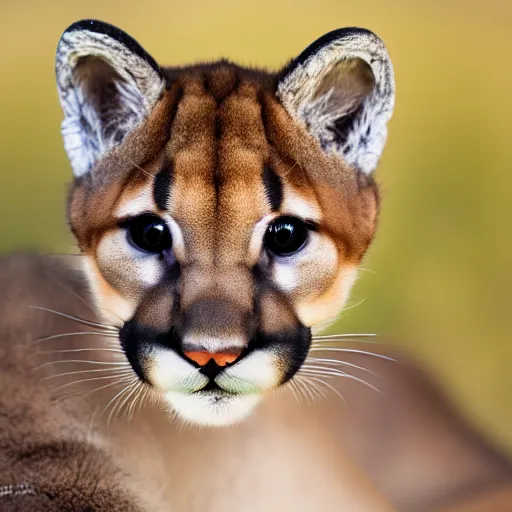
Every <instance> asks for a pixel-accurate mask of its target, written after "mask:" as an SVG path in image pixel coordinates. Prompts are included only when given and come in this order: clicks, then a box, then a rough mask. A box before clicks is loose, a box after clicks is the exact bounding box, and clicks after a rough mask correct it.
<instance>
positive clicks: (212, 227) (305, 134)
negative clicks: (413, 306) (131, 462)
mask: <svg viewBox="0 0 512 512" xmlns="http://www.w3.org/2000/svg"><path fill="white" fill-rule="evenodd" d="M57 82H58V89H59V95H60V100H61V104H62V107H63V110H64V114H65V119H64V122H63V124H62V133H63V136H64V144H65V147H66V150H67V153H68V155H69V159H70V161H71V165H72V167H73V171H74V176H75V179H74V182H73V185H72V188H71V193H70V198H69V222H70V225H71V228H72V230H73V233H74V235H75V237H76V239H77V242H78V245H79V247H80V250H81V251H82V253H83V254H84V255H85V257H86V260H87V268H88V274H89V277H90V281H91V288H92V292H93V295H94V298H95V301H96V303H97V306H98V309H99V311H100V313H101V314H102V315H103V316H104V317H105V318H106V319H108V321H109V322H111V323H115V324H116V325H117V326H118V327H119V343H120V345H121V347H122V348H123V350H124V352H125V354H126V358H127V359H128V361H129V362H130V364H131V366H132V368H133V371H134V372H135V373H136V374H137V376H138V377H139V378H140V379H141V380H142V381H143V382H144V383H145V384H147V385H148V386H151V387H152V388H153V390H154V391H153V392H154V393H156V394H158V395H159V396H161V397H162V398H163V399H164V401H165V402H166V403H167V404H168V406H169V407H170V408H172V409H173V410H175V411H176V412H177V413H178V414H179V415H181V416H182V417H183V418H186V419H188V420H190V421H192V422H195V423H203V424H211V425H222V424H229V423H232V422H234V421H237V420H239V419H241V418H243V417H245V416H246V415H247V414H248V413H249V412H250V411H251V410H252V409H253V407H254V406H255V404H256V403H257V402H258V401H259V400H260V399H261V398H262V396H264V395H265V393H266V392H268V391H270V390H272V389H275V388H277V387H279V386H281V385H283V384H284V383H286V382H287V381H288V380H289V379H291V378H293V376H294V374H295V373H296V372H297V371H298V370H299V369H300V367H301V365H302V364H303V362H304V360H305V358H306V356H307V353H308V350H309V347H310V342H311V328H312V327H313V326H315V325H318V324H319V323H321V322H325V321H327V320H329V319H332V318H333V317H335V316H336V314H337V313H338V312H339V311H340V310H341V308H342V307H343V304H344V303H345V301H346V299H347V297H348V295H349V292H350V288H351V286H352V284H353V282H354V280H355V278H356V273H357V267H358V264H359V263H360V261H361V258H362V257H363V255H364V253H365V251H366V250H367V248H368V245H369V244H370V242H371V240H372V238H373V236H374V232H375V226H376V222H377V213H378V191H377V187H376V185H375V183H374V181H373V178H372V172H373V170H374V168H375V167H376V165H377V162H378V160H379V157H380V155H381V152H382V150H383V147H384V143H385V140H386V123H387V122H388V120H389V118H390V116H391V113H392V109H393V103H394V80H393V69H392V66H391V62H390V60H389V57H388V54H387V51H386V49H385V47H384V44H383V43H382V41H381V40H380V39H379V38H377V37H376V36H375V35H374V34H372V33H371V32H369V31H367V30H362V29H356V28H349V29H342V30H336V31H334V32H331V33H329V34H326V35H325V36H323V37H322V38H320V39H319V40H317V41H316V42H314V43H313V44H312V45H311V46H309V47H308V48H307V49H306V50H305V51H304V52H303V53H301V54H300V56H299V57H297V58H296V59H294V60H293V61H291V62H290V63H289V64H288V65H287V66H286V67H285V68H284V69H283V70H281V71H280V72H278V73H267V72H263V71H257V70H252V69H244V68H240V67H238V66H236V65H234V64H232V63H230V62H226V61H220V62H215V63H212V64H206V65H193V66H189V67H183V68H163V67H160V66H159V65H158V64H157V63H156V62H155V60H154V59H153V58H152V57H151V56H150V55H149V54H148V53H147V52H146V51H145V50H143V49H142V48H141V46H139V44H138V43H137V42H136V41H135V40H133V39H132V38H131V37H129V36H128V35H126V34H125V33H123V32H121V31H120V30H119V29H117V28H115V27H112V26H110V25H107V24H105V23H101V22H97V21H90V20H88V21H82V22H79V23H75V24H74V25H72V26H71V27H69V28H68V29H67V30H66V31H65V32H64V34H63V36H62V39H61V40H60V43H59V46H58V50H57Z"/></svg>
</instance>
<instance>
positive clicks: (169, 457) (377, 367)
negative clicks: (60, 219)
mask: <svg viewBox="0 0 512 512" xmlns="http://www.w3.org/2000/svg"><path fill="white" fill-rule="evenodd" d="M76 258H77V257H71V258H67V259H63V258H48V257H45V258H39V257H34V256H31V257H27V256H24V255H13V256H11V257H10V258H8V259H5V258H4V259H3V260H2V261H1V264H0V283H1V285H2V286H1V290H2V292H1V293H2V297H1V301H0V304H1V309H0V318H1V321H2V326H3V328H2V344H0V350H1V361H2V363H1V365H2V372H1V373H0V383H1V389H2V394H1V395H0V401H1V405H0V407H1V410H2V411H3V414H2V416H1V418H3V420H1V419H0V421H2V429H0V446H1V450H2V458H0V461H1V462H0V487H1V486H5V485H18V486H19V485H20V484H25V485H28V486H30V487H31V489H33V492H34V493H35V494H27V495H18V496H15V495H13V496H5V497H0V510H2V512H3V511H4V510H5V511H6V512H7V511H9V512H12V511H15V510H23V511H25V512H26V511H27V510H29V511H36V510H37V511H39V510H71V511H73V512H74V511H77V512H78V511H83V510H84V509H85V508H86V507H88V506H89V507H91V510H101V511H102V512H103V511H115V510H119V511H121V510H122V511H130V510H134V511H135V510H147V511H151V512H154V511H159V510H162V511H164V510H165V511H169V510H171V511H178V512H179V511H183V512H185V511H186V512H194V511H203V510H208V511H211V512H217V511H219V512H220V511H221V510H222V511H225V510H228V511H229V510H233V511H235V510H240V504H241V503H244V506H243V510H244V511H251V510H254V511H256V510H261V509H263V508H264V509H266V510H294V511H295V510H297V511H301V510H304V511H307V510H312V509H317V510H326V511H329V510H333V511H338V510H350V511H352V510H354V511H355V510H357V511H358V512H359V511H362V512H363V511H365V510H368V511H380V510H383V511H384V510H391V509H397V510H403V511H417V510H425V511H427V510H429V511H430V510H441V509H442V510H443V512H444V511H446V512H452V510H453V511H456V512H473V511H474V510H475V511H476V510H479V511H481V510H482V511H483V510H485V511H486V512H487V511H489V512H500V511H505V510H508V508H507V507H508V506H509V504H510V491H509V490H508V489H509V487H506V486H505V484H506V482H507V481H508V482H510V481H511V479H512V476H511V472H510V469H509V466H508V463H507V462H506V461H504V460H502V459H501V457H500V456H498V455H497V454H496V452H495V451H494V450H493V449H491V448H489V447H488V446H487V445H486V443H485V442H484V441H483V440H482V439H481V438H479V437H478V436H477V435H476V434H475V433H474V432H472V431H471V430H469V429H468V428H467V427H466V426H465V425H464V424H463V423H462V422H461V421H460V419H458V417H457V415H456V414H455V413H454V412H453V409H452V408H450V406H449V405H448V404H447V403H446V402H445V401H444V399H442V398H441V395H440V394H439V392H438V390H437V389H436V386H434V385H432V384H431V383H430V382H429V380H428V379H427V378H426V377H425V376H423V375H422V374H421V373H420V372H419V371H418V370H417V369H416V368H415V367H414V366H411V365H410V364H409V363H407V362H404V363H400V364H397V363H393V362H389V361H381V360H378V359H376V358H371V357H369V356H363V355H353V357H347V358H346V361H349V362H352V363H354V364H359V365H364V366H366V367H367V368H369V369H372V370H373V371H375V372H377V373H378V374H379V375H380V378H379V377H377V378H375V379H373V380H370V382H372V383H374V384H377V383H378V385H379V387H380V388H381V389H382V391H383V392H384V394H385V397H384V398H383V397H382V396H381V395H378V394H377V393H375V392H373V391H372V390H370V389H368V388H366V387H364V386H362V385H361V384H360V383H358V382H351V381H345V382H343V381H340V382H339V386H338V383H337V382H336V381H335V380H334V381H333V383H334V384H336V385H337V387H338V389H339V391H341V392H342V393H343V395H344V396H345V398H346V400H347V403H346V404H343V402H341V400H339V399H338V398H337V397H336V395H332V396H331V397H330V398H329V400H327V401H324V400H322V399H318V400H316V401H315V404H314V405H307V404H306V403H305V402H304V400H303V403H302V404H300V403H297V402H296V401H295V400H293V397H292V395H291V394H290V392H286V393H283V394H276V395H275V396H273V397H270V399H269V400H268V402H267V403H266V404H265V405H264V406H263V407H261V408H260V409H259V410H258V411H257V412H256V413H255V414H254V416H253V417H252V418H251V419H250V420H249V421H247V422H246V423H244V424H242V425H239V426H237V427H233V428H230V429H227V430H205V429H197V428H194V427H183V426H180V425H179V423H176V422H173V421H171V422H169V420H168V419H167V417H166V415H165V413H163V412H162V411H161V410H160V409H159V408H158V407H155V406H154V405H151V404H150V403H146V405H145V406H144V407H143V409H142V410H141V411H140V412H137V413H136V414H135V415H134V417H133V418H132V420H131V421H128V419H127V417H126V414H127V412H126V411H124V413H121V414H120V417H119V418H117V419H113V420H112V422H111V423H110V425H107V420H108V413H109V410H107V411H106V413H104V414H102V411H103V408H104V407H105V405H106V403H108V401H109V400H110V398H111V397H112V391H109V390H108V389H107V390H103V391H98V392H95V393H89V394H88V395H86V394H83V395H82V396H80V395H78V393H85V392H90V391H93V390H95V389H96V388H98V387H99V383H103V382H111V381H110V380H107V381H99V382H96V381H92V382H82V383H79V384H76V385H74V386H69V387H67V388H61V389H59V390H58V389H56V388H57V386H62V385H65V384H69V383H71V382H73V381H75V380H78V379H77V377H78V376H77V375H66V376H62V377H60V378H58V377H55V378H53V379H49V380H44V381H43V380H41V378H42V377H48V376H52V375H57V374H60V373H65V372H71V371H80V370H81V371H83V370H88V369H90V368H91V366H89V365H88V364H86V363H79V362H76V363H71V364H64V365H52V366H47V367H42V368H40V369H38V370H34V368H36V367H38V366H40V365H41V364H44V363H45V362H48V361H55V360H59V359H61V360H65V359H75V358H76V359H77V360H90V359H93V360H97V361H105V362H108V361H112V360H114V359H115V358H114V355H112V354H109V353H105V352H96V353H95V354H94V357H92V356H91V354H90V353H87V352H82V353H71V354H70V353H62V354H59V353H55V352H54V353H50V352H52V351H59V350H64V349H66V350H73V349H78V348H81V349H84V348H87V347H101V346H102V345H103V346H105V342H107V341H108V339H105V340H103V341H102V340H101V337H98V336H90V337H88V336H82V337H81V338H79V337H68V338H55V339H51V340H45V341H42V342H40V343H38V344H33V342H34V340H38V339H40V338H43V337H47V336H50V335H54V334H59V333H67V332H80V331H89V330H95V329H91V327H90V326H82V325H80V324H78V323H77V322H74V321H72V320H68V319H65V318H62V317H59V316H57V315H55V314H53V313H50V312H47V311H38V310H34V309H31V308H30V307H29V306H30V305H42V306H44V307H47V308H51V309H55V310H57V311H62V312H64V313H67V314H70V315H76V316H77V317H80V318H86V319H88V320H91V321H94V320H97V319H96V318H95V316H94V313H93V311H92V310H91V309H90V306H88V305H87V304H88V302H89V298H88V295H87V294H86V293H85V290H84V286H83V282H84V275H83V274H82V272H81V271H80V269H79V268H80V266H81V265H80V262H79V261H78V260H77V259H76ZM35 282H37V283H38V286H36V287H35V286H34V283H35ZM79 297H82V298H79ZM84 300H85V302H84ZM94 368H95V367H94ZM91 375H94V374H87V373H85V374H81V375H79V377H81V378H90V376H91ZM365 378H367V375H365ZM112 389H114V390H117V389H119V386H118V387H114V388H112ZM70 393H75V394H76V395H77V396H74V397H71V398H68V399H66V400H59V401H55V398H56V397H59V396H60V397H62V396H65V395H66V394H70ZM6 412H7V414H5V413H6ZM7 418H10V420H9V419H7ZM433 448H435V449H433ZM28 453H30V454H31V455H30V456H28ZM36 460H39V462H37V463H36V462H35V461H36ZM357 466H359V467H362V468H363V469H364V471H365V472H366V474H367V475H368V476H369V479H370V482H371V483H373V485H374V486H376V488H377V489H379V491H380V493H382V494H383V495H385V496H386V495H387V496H388V498H389V499H390V500H391V501H392V502H393V503H394V504H395V507H394V508H390V507H389V506H387V505H386V504H385V501H383V500H382V497H380V498H379V495H378V493H377V492H376V490H374V489H372V487H371V485H370V482H368V480H367V478H365V477H364V476H363V475H362V474H361V472H360V470H358V469H356V467H357ZM52 475H55V477H52ZM509 485H510V484H509ZM91 489H93V490H91ZM263 489H264V491H263ZM132 494H136V495H137V497H138V498H137V501H139V502H140V506H141V507H142V508H141V509H139V508H137V507H138V505H135V499H134V498H133V497H130V496H131V495H132ZM50 496H51V498H50ZM130 500H131V502H132V504H131V505H128V502H129V501H130ZM2 507H3V508H2ZM16 507H18V508H16ZM52 507H54V508H52Z"/></svg>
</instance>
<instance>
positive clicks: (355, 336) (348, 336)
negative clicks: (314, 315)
mask: <svg viewBox="0 0 512 512" xmlns="http://www.w3.org/2000/svg"><path fill="white" fill-rule="evenodd" d="M375 336H377V334H374V333H373V334H363V333H361V334H324V335H320V336H312V339H314V340H325V339H341V338H363V337H372V338H373V337H375Z"/></svg>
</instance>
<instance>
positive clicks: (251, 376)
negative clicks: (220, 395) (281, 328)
mask: <svg viewBox="0 0 512 512" xmlns="http://www.w3.org/2000/svg"><path fill="white" fill-rule="evenodd" d="M278 364H279V361H278V357H277V355H276V354H274V353H272V352H270V351H268V350H257V351H254V352H252V353H251V354H249V355H248V356H246V357H244V358H242V359H241V360H240V362H239V363H236V364H234V365H233V366H230V367H229V368H227V369H226V370H225V371H223V372H222V373H221V374H219V376H218V377H217V378H216V379H215V382H216V383H217V384H218V385H219V386H220V387H221V388H223V389H225V390H226V391H229V392H230V393H243V394H251V393H261V392H262V391H266V390H268V389H272V388H275V387H277V386H278V385H279V380H280V377H281V375H280V372H279V366H278Z"/></svg>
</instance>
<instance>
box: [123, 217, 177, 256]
mask: <svg viewBox="0 0 512 512" xmlns="http://www.w3.org/2000/svg"><path fill="white" fill-rule="evenodd" d="M128 231H129V234H130V238H131V240H132V242H133V243H134V244H135V245H136V246H137V247H139V248H140V249H143V250H144V251H148V252H154V253H160V252H162V251H165V250H166V249H170V248H171V245H172V240H171V234H170V232H169V228H168V227H167V225H166V224H165V222H164V221H163V220H162V219H160V218H159V217H157V216H156V215H141V216H140V217H136V218H135V219H132V220H130V221H129V222H128Z"/></svg>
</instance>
